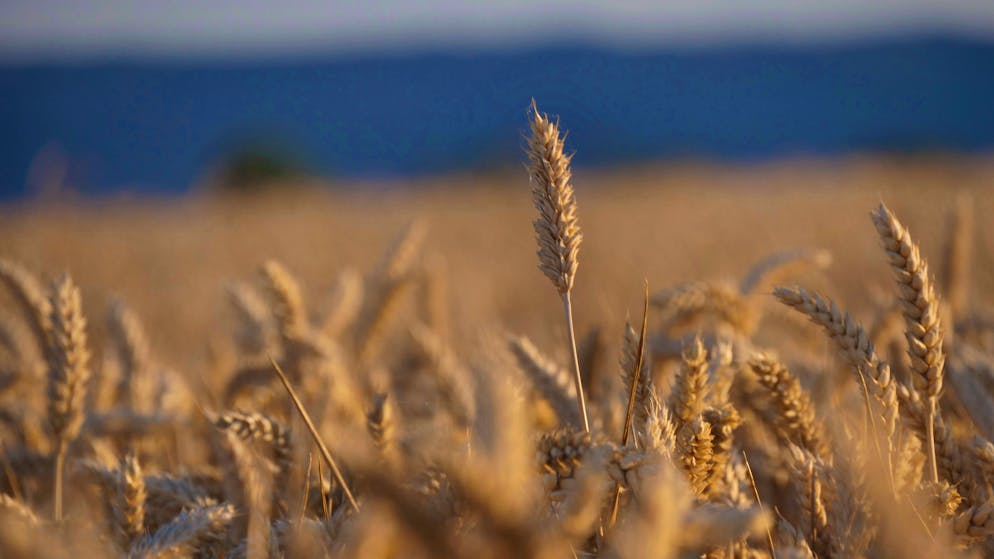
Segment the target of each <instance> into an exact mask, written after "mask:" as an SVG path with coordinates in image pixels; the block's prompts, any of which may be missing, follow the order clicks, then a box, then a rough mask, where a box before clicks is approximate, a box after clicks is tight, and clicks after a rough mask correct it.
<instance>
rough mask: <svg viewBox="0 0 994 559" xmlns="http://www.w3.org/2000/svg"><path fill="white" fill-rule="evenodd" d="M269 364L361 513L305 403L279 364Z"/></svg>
mask: <svg viewBox="0 0 994 559" xmlns="http://www.w3.org/2000/svg"><path fill="white" fill-rule="evenodd" d="M269 362H270V363H272V364H273V369H274V370H275V371H276V374H277V375H278V376H279V377H280V382H282V383H283V387H284V388H286V391H287V393H288V394H289V395H290V399H291V400H293V405H294V406H296V408H297V411H298V412H300V417H302V418H303V419H304V423H305V424H306V425H307V429H308V431H310V432H311V437H313V438H314V444H316V445H317V447H318V450H319V451H321V457H322V458H324V461H325V462H327V464H328V467H329V468H331V471H332V473H334V474H335V479H336V480H337V481H338V484H339V485H341V486H342V491H344V492H345V497H346V498H348V500H349V504H350V505H352V508H353V509H355V511H356V512H359V503H357V502H356V500H355V497H353V496H352V491H350V490H349V486H348V484H347V483H345V477H344V476H343V475H342V471H341V470H339V469H338V464H336V463H335V459H334V458H332V457H331V452H329V451H328V447H327V446H325V444H324V441H323V440H321V435H320V434H318V430H317V428H316V427H315V426H314V422H313V421H311V416H310V414H308V413H307V410H306V409H305V408H304V403H303V402H301V401H300V398H298V397H297V392H296V391H295V390H294V389H293V387H292V386H290V381H289V380H287V378H286V375H285V374H284V373H283V370H282V369H281V368H280V365H279V363H277V362H276V360H275V359H273V358H272V357H270V358H269Z"/></svg>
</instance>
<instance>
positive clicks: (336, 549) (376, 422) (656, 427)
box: [0, 106, 994, 559]
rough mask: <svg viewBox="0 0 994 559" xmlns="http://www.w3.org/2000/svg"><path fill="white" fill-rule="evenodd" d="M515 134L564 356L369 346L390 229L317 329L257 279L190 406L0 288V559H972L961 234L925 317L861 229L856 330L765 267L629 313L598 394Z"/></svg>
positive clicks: (974, 387) (403, 264) (978, 506)
mask: <svg viewBox="0 0 994 559" xmlns="http://www.w3.org/2000/svg"><path fill="white" fill-rule="evenodd" d="M530 132H531V133H530V136H529V138H528V142H527V147H526V150H527V153H528V169H529V174H530V181H531V188H532V196H533V199H534V203H535V207H536V209H537V211H538V217H537V219H536V220H535V222H534V226H535V232H536V235H537V240H538V246H539V251H538V258H539V268H540V269H541V271H542V272H543V273H544V274H545V275H546V276H547V277H548V278H549V279H550V280H551V281H552V283H553V285H554V286H555V289H556V291H557V292H558V294H559V296H560V299H561V304H562V308H563V315H564V316H563V318H564V320H565V323H564V326H560V325H552V326H550V327H551V328H553V331H556V332H563V331H565V333H566V336H564V337H565V340H564V341H565V348H566V351H564V352H559V351H549V352H548V354H546V353H543V352H542V351H541V350H540V349H539V348H538V347H536V345H535V344H534V343H533V342H532V341H530V340H529V339H527V338H525V337H522V336H516V335H505V336H493V335H491V336H483V337H481V341H480V343H479V349H478V350H477V351H475V352H474V353H473V354H471V355H459V354H457V352H456V351H455V350H454V349H453V348H452V347H451V345H450V344H448V343H447V342H446V337H445V336H443V335H440V333H439V332H438V329H437V328H436V327H435V326H436V321H435V320H433V317H431V316H423V317H419V318H418V319H417V320H413V321H411V323H410V324H407V325H406V328H404V329H403V339H397V338H398V336H390V335H388V330H387V329H386V328H385V324H387V323H388V322H389V321H391V320H392V315H393V314H394V309H395V308H396V306H397V304H398V301H400V300H401V299H403V298H405V297H409V296H410V295H411V287H412V285H414V284H415V282H416V281H417V272H416V270H415V267H414V266H413V264H412V263H413V262H414V261H415V260H416V258H417V255H418V252H419V250H420V245H421V243H422V236H423V230H422V228H420V227H418V226H414V227H411V228H410V229H409V230H407V231H406V232H405V233H404V234H403V235H401V237H400V238H399V240H398V241H397V243H396V244H395V245H394V246H393V247H392V248H391V249H390V250H389V251H388V253H387V254H386V256H385V257H384V259H383V260H382V263H381V264H380V265H379V266H378V268H377V269H375V270H373V271H372V272H371V273H370V274H369V275H368V276H366V277H361V276H359V275H358V274H355V273H345V274H342V275H341V276H340V278H339V281H338V284H337V289H336V292H335V296H334V297H333V298H332V300H331V301H330V302H329V303H328V304H327V305H324V306H322V308H315V309H311V308H308V305H307V304H306V302H305V300H304V296H303V290H302V288H301V286H300V285H299V283H298V282H297V281H296V280H295V278H294V276H293V275H292V274H291V273H290V272H289V271H288V270H287V269H286V268H285V267H283V266H282V265H281V264H279V263H278V262H276V261H267V262H265V263H264V264H263V265H262V266H261V269H260V271H261V289H260V288H259V287H260V286H257V285H255V284H252V283H237V284H233V285H232V287H231V289H230V291H229V295H230V301H231V303H232V307H233V309H234V311H235V314H236V315H237V317H238V328H237V331H236V332H235V333H234V336H233V337H232V340H233V341H232V343H231V344H229V345H230V349H229V350H228V351H223V350H216V351H215V355H214V357H213V359H212V360H211V369H210V370H209V371H207V372H206V373H205V374H203V375H201V376H199V377H196V378H193V377H184V376H183V375H180V374H178V373H177V372H176V371H174V370H172V369H170V368H169V367H168V366H166V365H164V364H163V362H161V361H159V359H158V356H156V354H155V352H154V351H153V350H152V348H151V347H150V344H149V341H148V338H147V337H146V333H145V331H144V330H143V327H142V325H141V322H140V321H139V319H138V317H137V316H136V315H135V313H134V312H133V311H132V310H131V309H130V308H129V307H127V306H126V305H125V304H124V303H123V302H120V301H118V302H116V303H115V304H114V305H113V306H112V308H111V312H110V314H109V316H110V322H109V328H108V329H107V331H108V332H109V335H108V336H107V337H106V340H104V341H105V344H104V346H105V347H104V348H103V351H102V352H101V353H100V354H99V355H101V360H100V362H99V363H98V362H95V361H96V359H91V356H92V355H94V354H92V353H91V347H92V345H93V339H92V337H90V338H88V325H87V319H86V315H85V314H84V312H83V302H82V299H81V294H80V289H79V287H78V286H77V285H76V284H75V283H74V282H73V280H72V279H71V277H70V276H69V275H64V276H62V277H61V278H60V279H58V280H56V281H55V282H54V283H52V284H51V286H50V287H49V288H47V289H46V288H45V287H44V286H43V283H42V282H40V281H39V280H38V279H37V278H36V277H35V276H34V275H33V274H32V273H30V272H29V271H27V270H26V269H24V268H23V267H22V266H20V265H18V264H16V263H14V262H11V261H0V283H2V284H3V286H4V288H5V289H6V290H7V291H8V292H9V293H8V296H9V297H8V300H9V301H11V302H12V303H13V304H14V305H15V306H16V307H17V311H18V312H17V313H16V314H15V313H11V314H9V315H8V314H4V315H3V317H2V320H0V356H2V357H3V361H0V444H2V447H0V556H2V557H6V558H22V557H24V558H27V557H32V558H35V557H38V558H45V557H70V556H72V557H123V556H127V557H134V558H139V557H144V558H151V557H157V558H158V557H161V558H165V557H169V558H172V557H177V558H178V557H198V558H232V559H234V558H240V557H248V558H254V559H258V558H282V557H287V558H296V557H301V558H303V557H307V558H311V557H360V558H381V557H382V558H385V557H467V558H478V557H535V558H539V557H541V558H552V557H563V558H568V557H576V558H580V557H612V558H613V557H618V558H631V559H642V558H665V557H701V556H705V557H709V558H728V559H731V558H733V557H742V558H746V557H756V558H759V557H778V558H788V557H790V558H803V557H826V558H827V557H968V556H978V555H984V556H991V554H994V538H992V537H991V536H994V486H992V483H994V444H992V442H991V439H992V438H994V353H992V351H991V346H992V345H994V344H992V334H994V323H992V322H991V321H990V320H984V319H983V316H984V315H983V314H982V313H977V312H974V309H972V308H971V302H970V300H969V297H968V291H969V275H970V266H969V252H970V251H969V245H970V242H971V241H970V213H969V207H968V206H966V205H962V206H961V207H960V211H958V212H957V214H956V215H957V216H958V219H956V220H954V227H953V231H952V233H951V235H950V245H949V248H948V251H947V252H948V257H947V259H946V260H947V263H946V266H945V270H944V275H945V277H944V278H943V284H944V285H945V290H944V293H943V294H942V295H943V299H940V294H939V293H938V292H937V290H936V288H935V287H934V283H933V277H932V276H931V275H930V271H929V268H928V266H927V264H926V262H925V261H924V259H923V258H922V257H921V256H920V253H919V248H918V246H917V245H916V243H915V242H914V241H913V240H912V238H911V237H910V235H909V232H908V230H907V229H906V228H905V227H904V226H903V225H902V224H901V223H900V221H898V219H897V217H895V215H894V214H893V213H891V212H890V211H889V210H888V209H887V207H885V206H884V205H882V204H881V206H880V207H879V208H877V209H876V210H874V211H873V212H872V214H871V216H870V217H871V222H872V225H873V227H874V228H875V232H876V234H877V235H878V236H879V238H880V241H881V244H882V247H883V253H882V256H883V257H884V260H883V261H885V262H886V264H887V265H889V266H890V267H891V269H892V270H893V272H894V276H895V278H896V280H897V282H896V290H895V292H894V298H893V304H892V305H891V306H890V307H889V308H888V309H887V310H886V311H885V312H883V313H881V314H880V316H879V317H877V318H875V319H874V321H873V323H872V324H868V327H865V326H864V325H862V324H860V323H859V322H857V321H856V320H854V319H853V318H852V316H851V315H850V314H849V313H848V312H846V311H845V310H844V309H842V308H840V307H839V306H838V305H837V304H836V303H835V302H834V301H832V300H831V299H829V298H827V297H825V296H823V295H820V294H818V293H815V292H812V291H809V290H806V289H804V288H802V287H796V286H792V287H776V285H777V284H780V283H783V282H784V280H789V279H790V278H791V277H792V276H795V275H796V273H797V272H798V270H801V269H804V268H811V267H814V268H818V267H824V266H827V265H828V263H829V256H828V255H827V254H826V253H824V252H823V251H817V250H810V251H792V252H784V253H781V254H777V255H774V256H773V257H771V258H770V259H768V260H765V261H763V262H761V263H759V264H758V265H757V266H756V267H755V268H754V269H753V270H752V271H751V272H750V273H749V274H747V275H746V277H744V278H743V279H742V281H741V283H740V285H738V286H732V285H727V284H725V283H717V282H708V281H700V282H692V283H686V284H681V285H677V286H674V287H671V288H669V289H666V290H664V291H661V292H659V293H657V294H655V295H653V296H651V297H650V296H649V290H648V287H647V288H646V291H645V298H644V300H645V306H644V309H643V310H642V316H641V320H640V321H636V322H635V323H634V326H632V325H629V326H627V327H626V328H625V330H624V332H620V333H619V334H621V339H622V344H621V347H622V350H621V354H620V356H619V357H618V359H617V366H611V367H595V366H593V363H595V362H597V361H598V359H597V358H596V357H597V356H596V354H597V353H598V352H602V351H603V349H602V347H603V346H602V345H600V344H598V343H596V340H593V341H591V340H587V341H584V342H581V343H579V344H578V343H577V340H576V336H575V335H574V329H573V305H572V301H571V295H572V293H573V286H574V280H575V279H576V276H577V273H578V264H579V253H580V247H581V240H582V234H581V232H580V226H579V223H578V219H577V208H576V199H575V195H574V191H573V187H572V184H571V172H570V158H571V156H569V155H567V154H566V153H565V152H564V137H563V135H562V134H561V133H560V130H559V126H558V123H557V122H555V121H553V120H550V119H549V117H548V116H546V115H544V114H542V113H540V112H539V111H538V110H537V109H536V108H534V106H533V109H532V112H531V131H530ZM867 229H868V231H867V233H868V234H869V233H870V231H871V229H870V227H869V226H868V227H867ZM550 295H551V290H550ZM772 312H779V313H781V314H782V315H784V319H786V320H791V317H794V318H806V319H808V321H810V322H812V323H813V324H814V326H811V325H804V324H802V322H805V321H803V320H798V321H797V325H796V327H791V328H788V329H787V330H786V331H785V332H782V333H780V334H779V335H777V336H776V337H775V338H774V339H775V340H779V342H782V343H779V344H778V348H779V349H780V351H781V353H780V355H778V353H776V352H775V351H774V350H773V349H772V348H769V347H764V346H763V345H761V342H759V341H757V340H758V336H757V334H758V332H760V331H761V330H762V328H761V322H762V320H761V319H762V318H763V315H764V314H769V313H772ZM427 314H429V315H430V313H427ZM436 318H437V317H436ZM819 330H820V333H819V332H818V331H819ZM578 345H579V347H578ZM826 348H827V349H826ZM552 354H563V355H567V358H568V361H569V362H568V363H566V364H561V363H559V362H557V361H556V359H554V358H552V357H549V355H552ZM781 355H782V357H781ZM612 361H613V360H612ZM43 386H44V389H43V388H42V387H43Z"/></svg>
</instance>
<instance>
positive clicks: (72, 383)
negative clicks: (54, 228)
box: [48, 274, 90, 522]
mask: <svg viewBox="0 0 994 559" xmlns="http://www.w3.org/2000/svg"><path fill="white" fill-rule="evenodd" d="M50 305H51V309H52V314H51V318H50V324H51V332H50V334H49V339H50V340H51V348H50V355H51V364H50V367H49V374H48V419H49V423H51V425H52V433H53V435H54V437H55V441H56V448H57V450H56V462H55V464H56V465H55V493H54V498H55V520H56V522H61V521H62V476H63V470H64V465H65V459H66V452H67V450H68V448H69V443H71V442H73V441H74V440H75V439H76V437H77V436H78V435H79V432H80V428H81V427H82V425H83V418H84V412H83V406H84V402H85V401H86V383H87V381H88V380H89V378H90V368H89V360H90V351H89V349H88V348H87V344H86V318H85V317H84V316H83V307H82V302H81V300H80V295H79V288H77V287H76V285H75V284H74V283H73V281H72V278H71V277H69V275H68V274H66V275H64V276H62V278H61V279H60V280H59V281H57V282H56V283H55V285H54V286H53V288H52V294H51V299H50Z"/></svg>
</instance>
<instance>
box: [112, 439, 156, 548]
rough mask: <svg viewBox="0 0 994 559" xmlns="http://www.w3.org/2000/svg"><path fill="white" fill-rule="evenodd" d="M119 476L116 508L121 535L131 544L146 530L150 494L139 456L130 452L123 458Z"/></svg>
mask: <svg viewBox="0 0 994 559" xmlns="http://www.w3.org/2000/svg"><path fill="white" fill-rule="evenodd" d="M118 477H119V479H118V484H117V502H116V504H115V508H114V510H115V512H116V515H117V518H116V520H117V523H118V529H119V530H120V531H121V536H122V537H123V538H124V541H125V542H127V543H128V544H131V543H132V542H134V541H135V540H136V539H138V538H140V537H141V536H142V535H143V534H144V532H145V502H146V500H147V496H148V494H147V491H146V489H145V477H144V476H143V475H142V469H141V465H140V464H139V463H138V457H137V456H135V455H134V454H128V455H126V456H125V457H124V458H122V459H121V466H120V470H119V471H118Z"/></svg>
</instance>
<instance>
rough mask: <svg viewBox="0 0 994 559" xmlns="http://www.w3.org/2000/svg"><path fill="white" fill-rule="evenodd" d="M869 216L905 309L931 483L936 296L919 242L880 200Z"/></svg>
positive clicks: (938, 332) (938, 357)
mask: <svg viewBox="0 0 994 559" xmlns="http://www.w3.org/2000/svg"><path fill="white" fill-rule="evenodd" d="M871 218H872V219H873V225H874V226H876V228H877V233H878V234H879V235H880V240H881V241H882V242H883V247H884V251H885V252H886V253H887V258H888V259H889V260H890V265H891V268H892V269H893V270H894V274H895V276H896V279H897V284H898V297H899V299H900V301H901V307H902V310H903V311H904V323H905V327H906V334H907V338H908V355H909V356H910V357H911V369H912V371H914V372H915V375H914V377H913V378H914V382H915V389H916V390H918V392H920V393H921V395H922V399H924V400H925V405H926V408H927V412H928V417H927V418H926V421H927V423H926V425H925V427H926V429H927V430H928V436H927V442H928V459H929V467H930V468H931V472H932V483H938V482H939V470H938V465H937V463H936V459H935V436H934V429H935V427H934V425H933V424H934V418H935V411H936V407H937V406H938V401H939V392H940V391H941V390H942V376H943V369H944V365H945V361H946V357H945V353H944V352H943V349H942V324H941V323H940V320H939V299H938V298H937V297H936V295H935V289H934V288H933V286H932V278H931V277H930V276H929V273H928V264H926V262H925V259H923V258H922V257H921V255H920V254H919V251H918V245H917V244H915V242H914V241H913V240H912V239H911V236H910V235H909V234H908V230H907V229H906V228H905V227H904V226H903V225H901V222H900V221H898V220H897V218H896V217H894V214H893V213H891V211H890V210H888V209H887V206H885V205H883V204H880V207H878V208H877V209H876V211H874V212H873V213H872V214H871Z"/></svg>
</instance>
